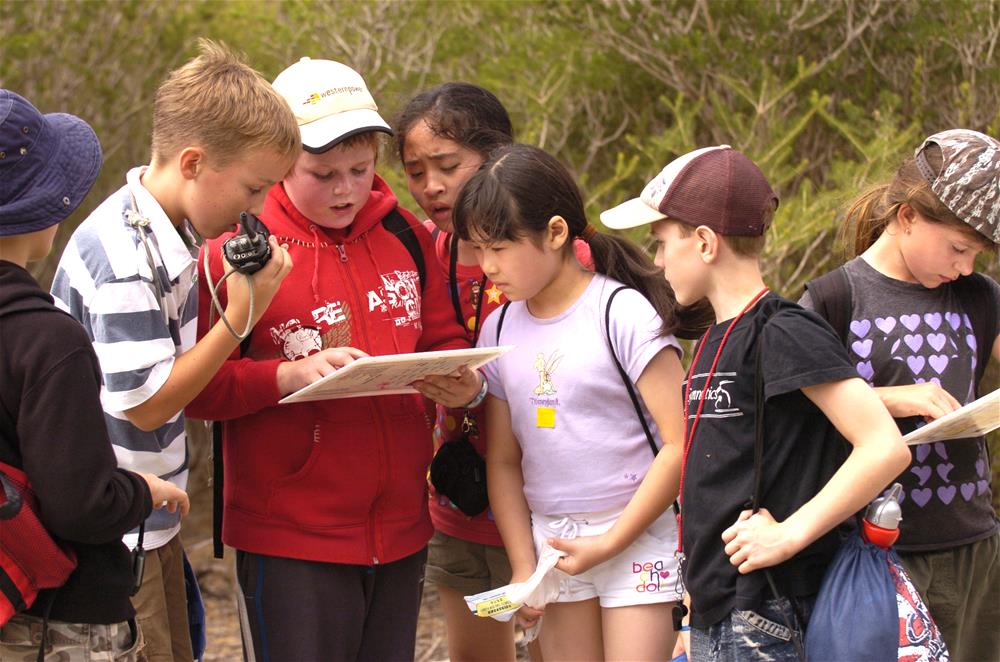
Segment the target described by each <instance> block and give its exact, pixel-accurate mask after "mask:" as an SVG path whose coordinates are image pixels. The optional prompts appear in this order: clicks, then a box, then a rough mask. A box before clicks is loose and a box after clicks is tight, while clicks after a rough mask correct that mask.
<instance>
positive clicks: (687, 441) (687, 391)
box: [677, 287, 767, 552]
mask: <svg viewBox="0 0 1000 662" xmlns="http://www.w3.org/2000/svg"><path fill="white" fill-rule="evenodd" d="M765 294H767V288H766V287H765V288H764V289H762V290H761V291H760V292H758V293H757V295H756V296H755V297H754V298H753V299H751V300H750V303H748V304H747V305H746V306H744V307H743V310H741V311H740V312H739V314H738V315H737V316H736V317H734V318H733V321H732V322H730V323H729V326H727V327H726V332H725V333H724V334H722V341H721V342H720V343H719V348H718V349H717V350H715V358H713V359H712V366H711V367H710V368H709V369H708V375H707V376H706V377H705V385H704V386H703V387H702V389H701V396H699V398H698V409H697V410H696V411H695V414H694V422H693V423H690V430H689V429H688V426H689V421H690V419H689V418H688V411H689V406H690V403H691V399H690V396H691V380H692V378H693V377H694V369H695V367H696V366H697V365H698V359H699V358H701V350H703V349H704V348H705V340H707V339H708V334H709V332H710V331H711V329H709V330H708V331H705V335H703V336H702V337H701V340H700V341H698V349H697V350H696V351H695V354H694V359H692V360H691V366H690V367H689V368H688V374H687V385H686V386H685V387H684V456H683V458H682V460H681V484H680V491H678V492H677V500H678V501H679V502H680V501H681V500H682V498H683V494H684V474H685V473H687V462H688V453H690V451H691V445H692V444H693V443H694V433H695V431H696V430H697V429H698V421H699V420H700V419H701V410H702V409H704V407H705V394H706V393H707V392H708V386H709V384H710V383H711V382H712V377H713V376H714V375H715V367H716V366H717V365H718V364H719V357H720V356H722V348H723V347H725V346H726V341H727V340H729V332H730V331H732V330H733V327H734V326H736V323H737V322H739V321H740V318H742V317H743V315H744V314H745V313H746V312H747V311H748V310H750V309H751V308H753V307H754V304H756V303H757V302H758V301H760V299H761V297H763V296H764V295H765ZM682 505H683V504H682ZM681 512H682V513H683V510H682V511H681ZM683 525H684V522H683V517H682V515H680V514H679V515H678V516H677V551H678V552H682V551H683V547H682V543H683V540H684V538H683V537H682V533H683Z"/></svg>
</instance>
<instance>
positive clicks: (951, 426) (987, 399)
mask: <svg viewBox="0 0 1000 662" xmlns="http://www.w3.org/2000/svg"><path fill="white" fill-rule="evenodd" d="M997 428H1000V389H997V390H996V391H993V392H992V393H990V394H988V395H984V396H983V397H981V398H979V399H978V400H975V401H973V402H970V403H969V404H967V405H965V406H964V407H962V408H960V409H956V410H955V411H953V412H951V413H950V414H945V415H944V416H942V417H941V418H939V419H937V420H935V421H931V422H930V423H928V424H927V425H925V426H923V427H921V428H917V429H916V430H914V431H913V432H911V433H910V434H908V435H905V436H904V437H903V441H905V442H906V443H907V444H909V445H911V446H913V445H915V444H928V443H931V442H933V441H946V440H948V439H965V438H968V437H981V436H983V435H984V434H986V433H987V432H992V431H993V430H996V429H997Z"/></svg>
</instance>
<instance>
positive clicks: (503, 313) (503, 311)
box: [497, 301, 510, 347]
mask: <svg viewBox="0 0 1000 662" xmlns="http://www.w3.org/2000/svg"><path fill="white" fill-rule="evenodd" d="M508 308H510V301H507V302H505V303H504V305H503V307H502V308H500V319H498V320H497V346H498V347H499V346H500V329H502V328H503V318H504V317H506V316H507V309H508Z"/></svg>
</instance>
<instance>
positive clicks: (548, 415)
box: [535, 407, 556, 428]
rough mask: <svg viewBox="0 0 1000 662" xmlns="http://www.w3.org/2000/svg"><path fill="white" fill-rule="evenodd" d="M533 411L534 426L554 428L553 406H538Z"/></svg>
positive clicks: (554, 414) (554, 413) (554, 415)
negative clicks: (534, 414)
mask: <svg viewBox="0 0 1000 662" xmlns="http://www.w3.org/2000/svg"><path fill="white" fill-rule="evenodd" d="M535 412H536V418H535V425H536V426H538V427H540V428H554V427H555V426H556V410H555V409H554V408H553V407H539V408H538V409H536V410H535Z"/></svg>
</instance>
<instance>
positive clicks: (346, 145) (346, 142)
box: [330, 131, 385, 162]
mask: <svg viewBox="0 0 1000 662" xmlns="http://www.w3.org/2000/svg"><path fill="white" fill-rule="evenodd" d="M384 135H385V134H384V133H383V132H381V131H362V132H361V133H355V134H354V135H352V136H348V137H347V138H344V139H343V140H342V141H340V142H339V143H337V144H336V145H334V146H333V147H331V148H330V149H350V148H352V147H357V146H358V145H367V146H368V147H371V148H372V151H374V152H375V161H376V162H378V157H379V152H381V150H382V144H383V142H382V140H383V138H382V136H384Z"/></svg>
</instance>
